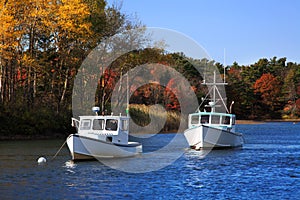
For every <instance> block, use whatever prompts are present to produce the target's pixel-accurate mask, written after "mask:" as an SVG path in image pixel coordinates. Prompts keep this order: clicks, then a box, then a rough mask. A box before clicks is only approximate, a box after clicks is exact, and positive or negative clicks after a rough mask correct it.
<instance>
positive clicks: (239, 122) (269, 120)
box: [236, 119, 300, 124]
mask: <svg viewBox="0 0 300 200" xmlns="http://www.w3.org/2000/svg"><path fill="white" fill-rule="evenodd" d="M268 122H295V123H296V122H297V123H298V122H300V119H266V120H247V119H246V120H243V119H242V120H236V124H264V123H268Z"/></svg>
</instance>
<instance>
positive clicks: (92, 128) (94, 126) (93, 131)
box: [72, 115, 129, 144]
mask: <svg viewBox="0 0 300 200" xmlns="http://www.w3.org/2000/svg"><path fill="white" fill-rule="evenodd" d="M72 122H73V123H72V124H73V125H74V126H75V127H76V128H77V131H78V134H80V135H88V136H89V137H91V136H94V137H95V139H100V140H103V141H106V142H113V143H119V144H127V143H128V134H129V117H125V116H108V115H105V116H100V115H99V116H98V115H96V116H80V117H79V120H77V119H75V118H72Z"/></svg>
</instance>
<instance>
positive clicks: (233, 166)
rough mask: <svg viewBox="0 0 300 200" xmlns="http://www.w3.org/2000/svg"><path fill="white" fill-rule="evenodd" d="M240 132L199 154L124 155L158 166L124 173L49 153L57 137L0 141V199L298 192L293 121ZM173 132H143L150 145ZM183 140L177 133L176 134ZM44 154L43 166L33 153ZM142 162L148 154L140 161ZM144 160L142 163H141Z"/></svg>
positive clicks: (299, 143) (299, 140)
mask: <svg viewBox="0 0 300 200" xmlns="http://www.w3.org/2000/svg"><path fill="white" fill-rule="evenodd" d="M238 131H239V132H242V133H243V134H244V136H245V141H246V144H245V145H244V147H243V148H242V149H231V150H214V151H211V152H209V153H208V154H206V153H207V152H206V153H205V152H203V151H194V150H188V149H183V148H182V147H181V146H180V145H178V148H175V147H172V148H173V149H172V150H171V151H170V152H161V153H159V154H158V155H156V156H152V157H151V156H148V157H151V159H150V160H149V162H147V163H143V162H141V160H143V159H144V158H145V157H147V153H146V154H145V155H142V156H138V157H135V158H128V159H126V160H125V162H126V163H127V164H131V165H132V166H133V169H134V167H136V168H147V167H149V166H150V168H151V167H154V166H156V165H159V164H161V163H164V162H165V163H168V162H167V161H166V160H167V159H166V157H165V156H162V155H160V154H165V155H169V154H172V153H179V152H181V156H180V157H179V158H178V159H177V160H175V161H174V162H171V163H170V164H168V165H166V166H165V167H163V168H161V169H158V170H153V171H149V172H146V173H131V172H130V173H129V172H124V171H120V170H116V169H113V168H111V166H107V165H106V164H103V163H101V162H99V161H88V162H76V163H73V162H71V161H70V155H69V152H68V150H67V148H66V147H64V148H63V149H62V151H61V152H59V154H58V156H57V157H56V158H55V159H53V160H51V158H52V156H53V155H54V154H55V153H56V151H57V150H58V149H59V147H60V146H61V145H62V144H63V142H64V141H62V140H50V141H45V140H44V141H16V142H7V141H2V142H0V169H1V171H0V199H200V198H202V199H299V197H300V123H299V124H293V123H266V124H257V125H238ZM173 138H174V134H164V135H162V134H160V135H156V136H155V137H151V138H147V139H144V151H145V152H148V153H149V152H152V151H156V150H157V149H160V148H161V147H162V146H165V145H166V141H168V142H169V141H172V139H173ZM182 139H183V140H182V142H183V143H184V142H185V141H184V138H182ZM42 155H44V156H46V158H47V159H48V162H47V164H46V165H38V164H37V162H36V159H37V158H38V157H39V156H42ZM146 161H148V160H146ZM146 165H147V166H146Z"/></svg>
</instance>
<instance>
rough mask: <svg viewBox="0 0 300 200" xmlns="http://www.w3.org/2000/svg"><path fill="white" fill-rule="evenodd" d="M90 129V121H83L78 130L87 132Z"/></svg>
mask: <svg viewBox="0 0 300 200" xmlns="http://www.w3.org/2000/svg"><path fill="white" fill-rule="evenodd" d="M90 128H91V120H90V119H83V120H81V124H80V130H89V129H90Z"/></svg>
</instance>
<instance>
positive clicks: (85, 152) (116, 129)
mask: <svg viewBox="0 0 300 200" xmlns="http://www.w3.org/2000/svg"><path fill="white" fill-rule="evenodd" d="M93 111H94V112H95V113H96V115H91V116H80V117H79V120H77V119H75V118H72V125H73V126H75V127H76V128H77V130H78V133H76V134H71V135H69V136H68V138H67V145H68V148H69V150H70V153H71V156H72V160H83V159H93V158H114V157H130V156H134V155H137V154H139V153H141V152H142V145H141V144H140V143H138V142H129V141H128V137H129V117H126V116H113V115H104V116H101V115H97V113H98V111H99V108H98V107H93Z"/></svg>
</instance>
